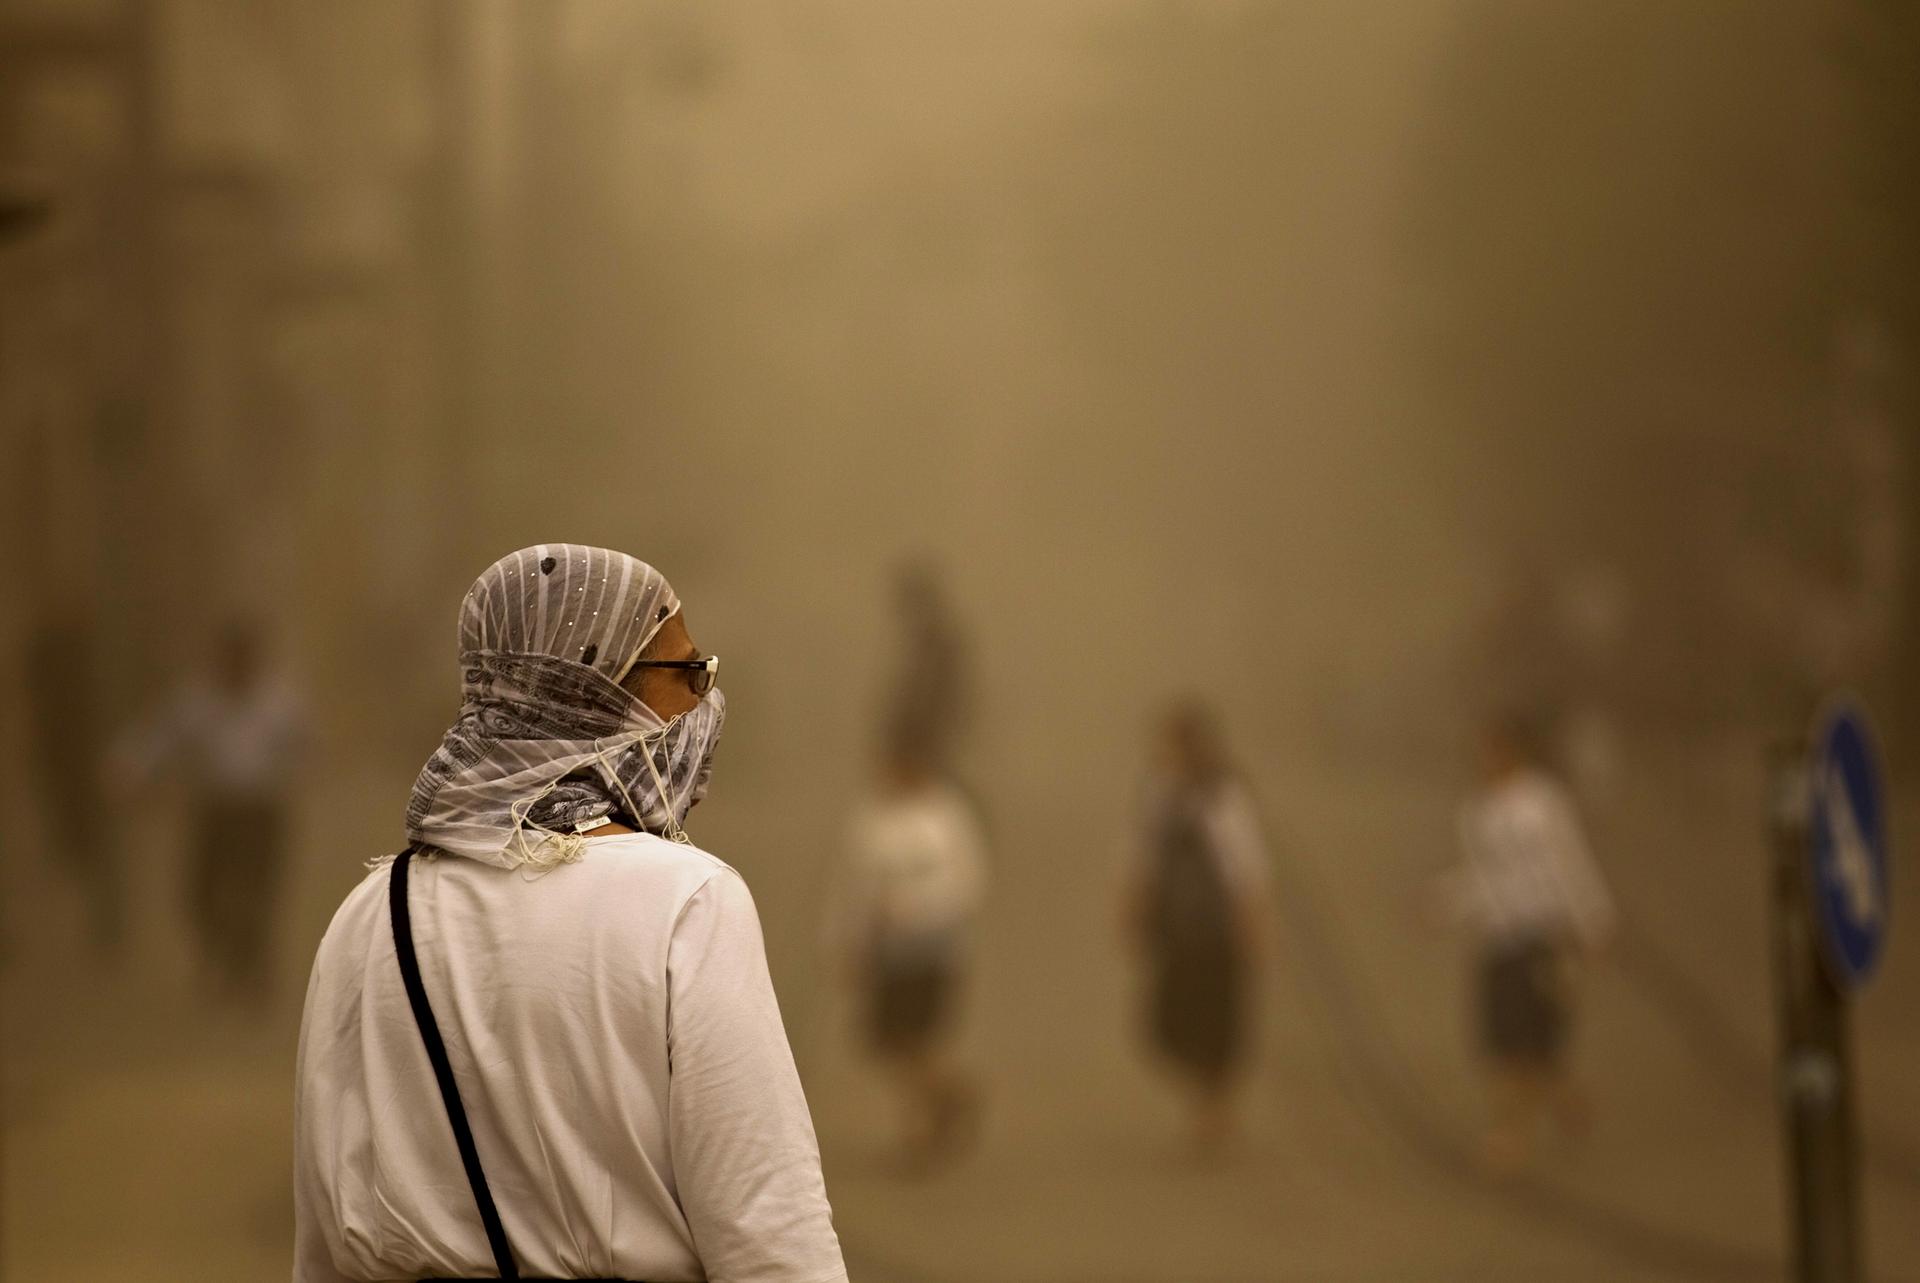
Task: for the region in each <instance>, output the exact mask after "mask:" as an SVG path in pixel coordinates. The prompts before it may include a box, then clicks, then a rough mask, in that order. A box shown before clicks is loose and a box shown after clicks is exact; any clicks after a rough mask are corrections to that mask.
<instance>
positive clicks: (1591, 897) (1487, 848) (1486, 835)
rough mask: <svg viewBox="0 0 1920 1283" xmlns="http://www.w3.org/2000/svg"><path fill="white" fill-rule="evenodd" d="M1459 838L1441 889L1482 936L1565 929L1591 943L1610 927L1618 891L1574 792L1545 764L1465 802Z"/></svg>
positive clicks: (1502, 936) (1510, 936)
mask: <svg viewBox="0 0 1920 1283" xmlns="http://www.w3.org/2000/svg"><path fill="white" fill-rule="evenodd" d="M1460 846H1461V854H1462V856H1463V858H1462V860H1461V862H1460V864H1459V865H1458V866H1457V867H1455V868H1454V869H1453V870H1452V871H1451V872H1450V873H1449V874H1447V875H1446V876H1445V878H1444V879H1443V882H1442V890H1443V891H1444V893H1445V894H1446V897H1447V899H1448V901H1449V903H1450V905H1451V907H1452V909H1453V912H1454V913H1455V915H1456V916H1457V917H1459V918H1460V919H1461V920H1462V921H1463V922H1465V923H1466V925H1468V926H1469V927H1471V928H1472V929H1473V930H1474V931H1475V932H1477V933H1478V934H1479V935H1480V936H1481V937H1482V938H1483V939H1485V940H1487V941H1489V942H1492V943H1500V942H1504V941H1508V940H1514V939H1519V938H1522V937H1526V936H1530V935H1566V936H1571V937H1572V938H1573V939H1575V940H1578V941H1580V942H1581V943H1583V944H1586V945H1589V946H1592V945H1597V944H1600V943H1601V942H1603V941H1604V940H1605V939H1606V937H1607V936H1608V934H1609V933H1610V932H1611V931H1612V929H1613V919H1614V909H1613V897H1612V896H1611V895H1610V894H1609V893H1608V891H1607V885H1606V882H1605V881H1604V880H1603V879H1602V878H1601V876H1600V870H1599V868H1598V867H1597V866H1596V865H1595V864H1594V860H1593V855H1592V853H1591V852H1590V851H1588V849H1587V840H1586V836H1585V834H1584V833H1583V832H1582V831H1581V827H1580V817H1579V815H1578V813H1577V812H1576V811H1575V809H1574V805H1573V799H1572V798H1571V797H1569V796H1568V795H1567V791H1566V790H1565V789H1564V788H1562V787H1561V786H1560V785H1559V783H1558V782H1556V781H1555V780H1554V779H1553V778H1552V777H1551V776H1549V775H1547V774H1546V773H1545V772H1543V771H1537V770H1524V771H1520V772H1517V773H1515V774H1513V775H1511V776H1509V777H1508V778H1506V779H1505V780H1502V781H1500V782H1499V783H1497V784H1494V785H1492V786H1491V787H1489V788H1488V789H1486V790H1485V791H1484V792H1482V793H1481V794H1479V795H1478V796H1476V797H1474V798H1473V799H1472V800H1471V801H1469V802H1467V804H1466V805H1465V806H1463V807H1462V808H1461V810H1460Z"/></svg>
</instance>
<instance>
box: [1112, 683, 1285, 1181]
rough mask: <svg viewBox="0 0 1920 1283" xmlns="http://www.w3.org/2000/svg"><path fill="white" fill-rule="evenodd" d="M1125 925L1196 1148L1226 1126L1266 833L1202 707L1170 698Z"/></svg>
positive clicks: (1251, 964)
mask: <svg viewBox="0 0 1920 1283" xmlns="http://www.w3.org/2000/svg"><path fill="white" fill-rule="evenodd" d="M1137 844H1138V851H1137V854H1136V856H1135V859H1134V862H1133V868H1132V870H1131V872H1130V874H1129V876H1128V879H1127V884H1126V888H1125V893H1124V897H1123V919H1124V929H1125V932H1126V934H1127V936H1128V938H1129V940H1130V942H1131V943H1132V944H1133V945H1134V946H1135V947H1136V949H1137V950H1138V951H1139V953H1140V954H1141V956H1142V958H1143V960H1144V963H1145V967H1146V973H1147V975H1146V995H1145V1012H1144V1014H1145V1017H1146V1019H1145V1025H1146V1033H1147V1038H1148V1041H1149V1043H1150V1045H1151V1046H1152V1048H1153V1050H1154V1051H1155V1052H1156V1053H1157V1054H1158V1055H1159V1056H1160V1057H1161V1058H1162V1059H1164V1061H1165V1062H1166V1063H1167V1064H1168V1065H1169V1066H1170V1067H1171V1068H1172V1069H1173V1071H1174V1072H1175V1074H1176V1076H1177V1077H1178V1078H1179V1079H1180V1080H1181V1081H1182V1082H1183V1083H1184V1085H1185V1086H1186V1087H1187V1089H1188V1090H1189V1091H1190V1093H1191V1096H1192V1119H1193V1135H1194V1140H1195V1144H1196V1146H1197V1147H1198V1148H1199V1149H1200V1150H1201V1151H1202V1152H1210V1151H1213V1150H1216V1149H1218V1148H1219V1147H1220V1146H1221V1145H1223V1144H1224V1143H1226V1142H1227V1141H1228V1140H1229V1139H1230V1138H1231V1135H1232V1132H1233V1097H1234V1092H1235V1089H1236V1087H1237V1086H1238V1085H1239V1082H1240V1079H1241V1078H1242V1077H1243V1075H1244V1070H1245V1067H1246V1061H1247V1053H1248V1047H1249V1042H1250V1039H1249V1037H1248V1028H1247V1026H1248V1020H1249V1015H1250V1012H1251V1008H1252V1006H1253V997H1254V987H1255V986H1254V975H1255V970H1256V967H1257V964H1258V962H1259V960H1260V958H1261V956H1262V955H1263V953H1264V951H1265V949H1264V945H1265V938H1266V932H1267V920H1268V888H1267V882H1268V868H1267V859H1268V856H1267V850H1266V844H1265V841H1264V840H1263V838H1262V837H1261V833H1260V826H1259V822H1258V819H1257V818H1256V816H1255V813H1254V809H1253V804H1252V800H1251V799H1250V798H1249V796H1248V794H1247V791H1246V788H1245V787H1244V785H1243V784H1242V783H1241V781H1240V779H1239V777H1238V775H1237V773H1236V772H1235V771H1234V769H1233V767H1232V765H1231V762H1230V761H1229V759H1228V756H1227V752H1226V747H1225V745H1224V743H1223V742H1222V739H1221V735H1220V730H1219V727H1218V726H1217V724H1216V723H1215V722H1214V720H1213V717H1212V715H1211V714H1210V713H1209V712H1208V711H1207V710H1206V709H1205V708H1203V707H1201V706H1200V705H1198V704H1196V703H1185V704H1182V705H1180V706H1178V707H1176V708H1174V709H1173V710H1172V711H1171V712H1170V713H1169V714H1168V715H1167V716H1166V718H1165V720H1164V722H1163V723H1162V725H1161V728H1160V740H1159V744H1158V752H1157V758H1156V761H1155V763H1154V766H1153V768H1152V772H1151V775H1150V778H1149V780H1148V784H1147V790H1146V805H1145V807H1144V809H1143V813H1142V816H1141V826H1140V831H1139V837H1138V843H1137Z"/></svg>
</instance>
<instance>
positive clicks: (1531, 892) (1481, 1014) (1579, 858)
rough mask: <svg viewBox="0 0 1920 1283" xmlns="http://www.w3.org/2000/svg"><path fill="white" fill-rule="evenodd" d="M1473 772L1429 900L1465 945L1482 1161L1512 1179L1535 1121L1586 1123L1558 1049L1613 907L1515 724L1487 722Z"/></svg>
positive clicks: (1563, 794)
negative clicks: (1548, 1117) (1482, 1062)
mask: <svg viewBox="0 0 1920 1283" xmlns="http://www.w3.org/2000/svg"><path fill="white" fill-rule="evenodd" d="M1481 771H1482V777H1483V778H1482V783H1481V785H1480V787H1479V789H1478V791H1477V792H1476V793H1475V794H1474V795H1473V796H1472V797H1471V798H1469V799H1468V800H1467V802H1466V803H1465V805H1464V806H1463V807H1462V808H1461V812H1460V821H1459V827H1460V846H1461V860H1460V862H1459V864H1458V865H1457V866H1456V867H1454V868H1453V869H1451V870H1450V871H1448V872H1447V873H1445V874H1443V875H1441V877H1440V879H1439V880H1438V883H1437V885H1436V887H1435V888H1434V895H1435V906H1436V909H1437V911H1438V912H1439V913H1440V914H1441V915H1443V916H1445V917H1446V918H1449V919H1451V920H1453V921H1455V922H1458V923H1460V924H1462V925H1464V926H1465V927H1466V928H1467V929H1468V930H1469V931H1470V932H1471V934H1472V935H1473V937H1474V939H1475V944H1476V948H1477V951H1478V960H1477V963H1476V967H1477V974H1476V983H1477V987H1478V992H1477V995H1476V999H1477V1006H1478V1010H1477V1016H1478V1026H1479V1029H1478V1033H1479V1043H1480V1050H1481V1052H1482V1054H1483V1055H1484V1056H1485V1059H1486V1065H1487V1072H1488V1078H1489V1095H1490V1098H1491V1120H1490V1123H1489V1125H1488V1129H1487V1133H1486V1136H1485V1139H1484V1142H1483V1158H1484V1161H1485V1163H1486V1165H1487V1166H1488V1168H1489V1169H1490V1170H1492V1171H1494V1172H1495V1173H1497V1174H1510V1173H1512V1172H1514V1171H1517V1170H1519V1169H1521V1168H1523V1167H1524V1166H1525V1165H1526V1164H1527V1162H1528V1161H1529V1160H1530V1158H1531V1155H1532V1150H1533V1145H1534V1140H1535V1133H1536V1131H1537V1130H1538V1127H1539V1123H1540V1121H1541V1118H1542V1115H1543V1114H1544V1113H1547V1112H1551V1113H1552V1114H1553V1115H1554V1116H1555V1118H1556V1119H1557V1120H1558V1122H1559V1123H1560V1125H1561V1126H1562V1127H1563V1128H1564V1129H1565V1130H1566V1131H1568V1132H1570V1133H1572V1134H1580V1133H1582V1132H1584V1131H1585V1129H1586V1127H1587V1126H1588V1106H1587V1102H1586V1099H1585V1096H1584V1093H1583V1092H1582V1091H1581V1090H1580V1088H1579V1086H1578V1084H1577V1083H1576V1082H1575V1081H1574V1079H1573V1078H1572V1076H1571V1075H1570V1074H1569V1073H1568V1070H1567V1065H1566V1051H1567V1045H1568V1042H1569V1039H1570V1037H1571V1034H1572V1031H1573V1024H1574V1021H1575V1018H1576V1015H1577V1011H1578V1004H1577V993H1576V988H1577V982H1578V979H1579V972H1580V964H1581V963H1582V962H1583V961H1584V960H1586V959H1588V958H1590V957H1591V956H1592V955H1593V954H1594V953H1596V952H1597V951H1598V950H1600V949H1601V948H1602V947H1603V946H1604V945H1605V943H1606V941H1607V938H1608V936H1609V934H1610V933H1611V931H1612V927H1613V919H1614V910H1613V900H1612V897H1611V896H1610V895H1609V894H1608V891H1607V887H1606V884H1605V882H1604V881H1603V880H1602V878H1601V876H1600V871H1599V869H1598V867H1597V866H1596V865H1595V863H1594V860H1593V856H1592V854H1591V852H1590V851H1589V849H1588V846H1587V840H1586V836H1585V834H1584V833H1583V831H1582V829H1581V824H1580V817H1579V815H1578V814H1577V812H1576V810H1575V808H1574V804H1573V799H1572V797H1571V796H1570V795H1569V793H1568V791H1567V789H1566V788H1565V787H1564V786H1563V785H1562V784H1561V783H1560V781H1559V780H1558V779H1556V778H1555V777H1554V775H1553V774H1552V773H1551V772H1550V771H1549V770H1548V769H1547V768H1546V766H1545V765H1544V763H1543V761H1542V754H1541V752H1540V750H1539V748H1538V744H1537V741H1536V738H1535V736H1534V735H1533V733H1532V732H1531V730H1530V728H1529V727H1528V726H1527V725H1526V724H1525V723H1524V721H1522V720H1520V719H1517V718H1513V717H1501V718H1496V719H1494V720H1493V721H1492V722H1490V723H1489V724H1488V726H1487V727H1486V729H1485V731H1484V734H1483V737H1482V744H1481Z"/></svg>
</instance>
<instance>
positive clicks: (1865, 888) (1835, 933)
mask: <svg viewBox="0 0 1920 1283" xmlns="http://www.w3.org/2000/svg"><path fill="white" fill-rule="evenodd" d="M1815 736H1816V738H1815V740H1814V746H1813V763H1812V778H1811V779H1810V780H1809V781H1808V783H1809V786H1810V792H1811V797H1810V799H1809V802H1810V806H1809V814H1808V817H1807V820H1808V824H1807V854H1808V856H1809V872H1810V874H1811V876H1812V879H1813V913H1814V918H1815V920H1816V921H1817V922H1818V924H1819V927H1820V935H1821V939H1822V941H1823V943H1824V945H1825V953H1826V957H1827V964H1828V966H1829V968H1830V969H1831V971H1832V973H1833V978H1834V981H1835V982H1836V983H1837V984H1839V985H1840V986H1841V987H1842V988H1846V989H1851V988H1855V987H1858V986H1859V985H1861V984H1862V983H1864V982H1865V981H1866V979H1867V977H1868V976H1870V975H1871V974H1872V973H1873V968H1874V964H1875V963H1877V962H1879V960H1880V954H1881V951H1882V950H1883V949H1884V948H1885V946H1886V940H1887V909H1888V904H1889V898H1888V894H1887V892H1888V886H1887V813H1886V793H1885V790H1884V789H1883V788H1882V787H1881V779H1880V755H1879V753H1878V751H1877V750H1876V749H1875V748H1874V743H1873V734H1872V732H1871V731H1870V730H1869V729H1868V727H1867V719H1866V715H1865V714H1864V713H1862V712H1861V711H1860V709H1859V708H1857V707H1855V706H1854V705H1853V704H1851V703H1844V702H1842V703H1836V704H1834V705H1833V706H1832V707H1830V708H1829V709H1828V710H1827V712H1826V713H1825V714H1823V715H1822V717H1821V719H1820V723H1819V725H1818V726H1817V727H1816V728H1815Z"/></svg>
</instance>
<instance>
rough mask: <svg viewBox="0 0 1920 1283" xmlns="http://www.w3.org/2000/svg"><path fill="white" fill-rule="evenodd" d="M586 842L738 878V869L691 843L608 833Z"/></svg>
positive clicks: (634, 834)
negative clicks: (628, 848) (637, 851)
mask: <svg viewBox="0 0 1920 1283" xmlns="http://www.w3.org/2000/svg"><path fill="white" fill-rule="evenodd" d="M587 841H588V842H590V843H592V844H593V846H595V847H598V848H601V849H605V848H607V847H613V846H616V845H617V846H631V847H634V848H636V849H642V850H645V851H646V852H647V853H648V854H649V855H650V856H654V857H661V858H666V859H670V860H685V861H687V862H689V863H690V864H692V865H693V866H694V867H696V868H698V869H700V870H701V871H703V872H707V873H721V872H725V873H731V874H733V876H735V877H736V878H737V877H739V876H740V871H739V870H738V869H736V868H734V867H733V866H732V865H731V864H728V863H727V862H726V861H725V860H723V859H721V858H720V857H719V856H717V855H715V854H714V853H713V852H711V851H708V850H706V849H705V848H703V847H698V846H695V845H693V844H692V843H691V842H671V841H668V840H667V839H666V838H663V837H659V836H657V835H656V834H652V833H608V834H606V835H605V836H603V837H595V838H588V839H587Z"/></svg>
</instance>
